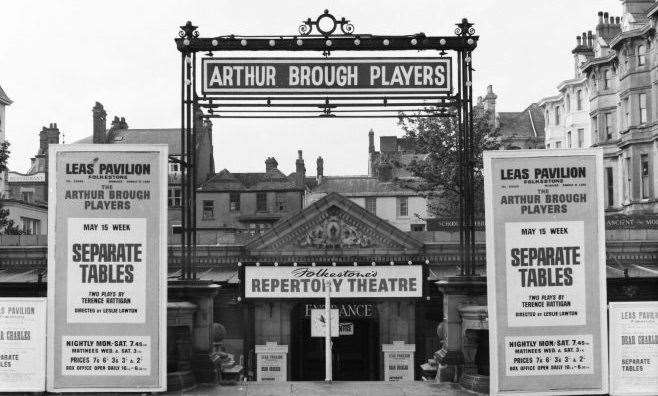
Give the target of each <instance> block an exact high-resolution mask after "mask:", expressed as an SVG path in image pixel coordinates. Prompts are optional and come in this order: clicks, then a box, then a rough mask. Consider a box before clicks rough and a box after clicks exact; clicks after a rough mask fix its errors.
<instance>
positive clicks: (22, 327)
mask: <svg viewBox="0 0 658 396" xmlns="http://www.w3.org/2000/svg"><path fill="white" fill-rule="evenodd" d="M45 389H46V299H45V298H13V297H11V298H0V392H43V391H44V390H45Z"/></svg>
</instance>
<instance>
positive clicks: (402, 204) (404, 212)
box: [397, 197, 409, 217]
mask: <svg viewBox="0 0 658 396" xmlns="http://www.w3.org/2000/svg"><path fill="white" fill-rule="evenodd" d="M397 201H398V202H397V207H398V217H406V216H409V198H408V197H398V199H397Z"/></svg>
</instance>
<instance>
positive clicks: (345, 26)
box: [298, 10, 354, 37]
mask: <svg viewBox="0 0 658 396" xmlns="http://www.w3.org/2000/svg"><path fill="white" fill-rule="evenodd" d="M314 27H315V30H316V31H317V32H318V33H319V34H320V35H322V36H324V37H329V36H331V35H332V34H334V32H335V31H336V29H337V28H340V31H341V32H343V34H347V35H350V34H352V33H354V25H352V24H351V23H350V21H349V20H347V19H345V17H342V18H341V19H340V20H338V19H336V17H335V16H333V15H332V14H330V13H329V10H324V13H323V14H321V15H320V16H318V17H317V18H316V19H315V20H312V19H311V18H307V19H306V20H305V21H303V23H302V24H301V25H299V29H298V30H299V33H300V34H301V35H302V36H310V35H311V33H312V32H313V28H314Z"/></svg>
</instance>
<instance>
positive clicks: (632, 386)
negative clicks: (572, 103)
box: [608, 301, 658, 396]
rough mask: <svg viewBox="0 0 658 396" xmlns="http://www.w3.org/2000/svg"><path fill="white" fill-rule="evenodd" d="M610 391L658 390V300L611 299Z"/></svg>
mask: <svg viewBox="0 0 658 396" xmlns="http://www.w3.org/2000/svg"><path fill="white" fill-rule="evenodd" d="M608 312H609V315H610V394H611V395H625V396H627V395H656V394H658V301H633V302H611V303H610V304H609V309H608Z"/></svg>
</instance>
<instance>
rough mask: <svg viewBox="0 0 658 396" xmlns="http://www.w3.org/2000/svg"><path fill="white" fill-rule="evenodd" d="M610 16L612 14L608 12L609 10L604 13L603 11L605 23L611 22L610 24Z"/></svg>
mask: <svg viewBox="0 0 658 396" xmlns="http://www.w3.org/2000/svg"><path fill="white" fill-rule="evenodd" d="M609 16H610V14H608V13H607V12H604V13H603V23H604V24H605V25H609V24H610V20H609V19H608V18H609Z"/></svg>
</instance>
